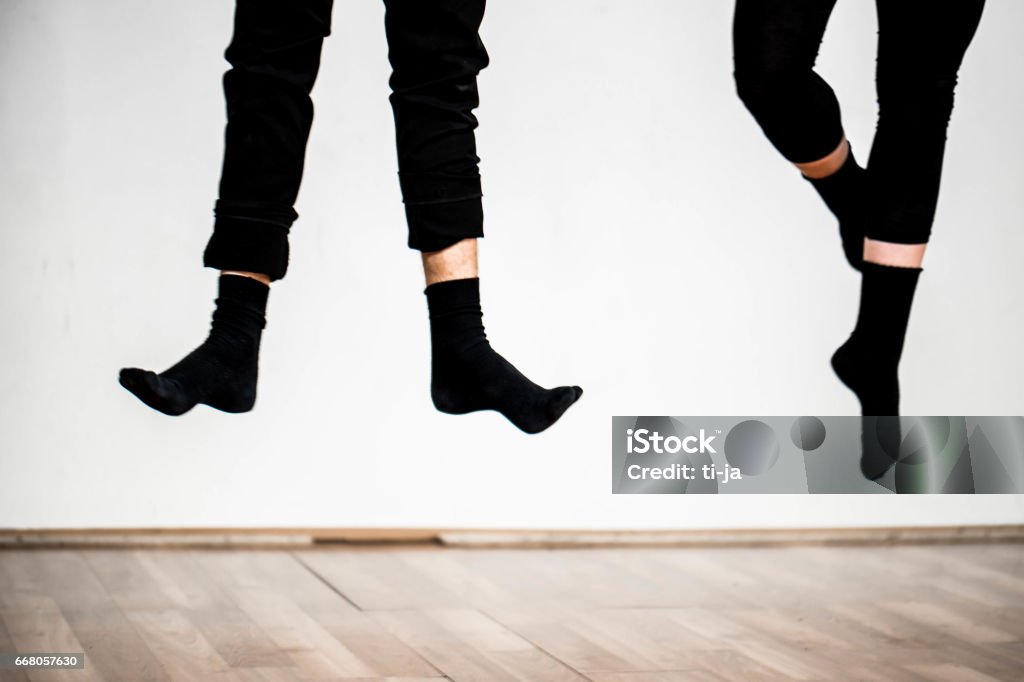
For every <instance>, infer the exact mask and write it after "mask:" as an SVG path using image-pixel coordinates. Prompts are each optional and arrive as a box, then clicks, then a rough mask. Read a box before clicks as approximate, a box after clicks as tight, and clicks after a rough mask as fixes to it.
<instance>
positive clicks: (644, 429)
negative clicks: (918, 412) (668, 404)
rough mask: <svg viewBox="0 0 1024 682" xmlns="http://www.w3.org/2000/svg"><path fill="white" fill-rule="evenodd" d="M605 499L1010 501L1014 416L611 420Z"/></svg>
mask: <svg viewBox="0 0 1024 682" xmlns="http://www.w3.org/2000/svg"><path fill="white" fill-rule="evenodd" d="M612 492H613V493H615V494H648V495H651V494H654V495H666V494H668V495H680V494H713V495H714V494H728V493H741V494H751V493H782V494H792V493H804V494H831V493H841V494H850V493H855V494H891V493H933V494H934V493H940V494H1000V493H1001V494H1020V493H1024V417H1006V416H995V417H977V416H975V417H949V416H945V417H943V416H938V417H811V416H792V417H780V416H773V417H669V416H617V417H612Z"/></svg>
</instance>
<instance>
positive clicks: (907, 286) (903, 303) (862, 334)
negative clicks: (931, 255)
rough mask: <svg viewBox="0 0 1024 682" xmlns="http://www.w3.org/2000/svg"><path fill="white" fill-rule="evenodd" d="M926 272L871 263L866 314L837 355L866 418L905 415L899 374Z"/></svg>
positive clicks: (863, 305)
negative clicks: (914, 305) (919, 285)
mask: <svg viewBox="0 0 1024 682" xmlns="http://www.w3.org/2000/svg"><path fill="white" fill-rule="evenodd" d="M920 274H921V269H920V268H898V267H891V266H888V265H879V264H877V263H872V262H870V261H865V262H864V263H863V266H862V267H861V293H860V310H859V312H858V314H857V325H856V327H855V328H854V330H853V333H852V334H851V335H850V338H849V339H848V340H847V341H846V343H844V344H843V345H842V346H840V347H839V350H837V351H836V352H835V354H834V355H833V356H832V368H833V369H834V370H835V373H836V376H838V377H839V380H840V381H842V382H843V383H844V384H846V386H847V387H848V388H849V389H850V390H851V391H853V392H854V393H855V394H857V398H858V399H859V400H860V404H861V414H863V415H879V416H896V415H898V414H899V402H900V386H899V379H898V376H897V371H898V369H899V363H900V357H901V356H902V354H903V342H904V339H905V338H906V333H907V323H908V321H909V320H910V307H911V304H912V303H913V300H914V290H915V289H916V288H917V280H918V278H919V276H920Z"/></svg>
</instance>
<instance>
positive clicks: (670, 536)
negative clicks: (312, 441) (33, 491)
mask: <svg viewBox="0 0 1024 682" xmlns="http://www.w3.org/2000/svg"><path fill="white" fill-rule="evenodd" d="M979 542H985V543H993V542H1024V525H990V526H918V527H890V528H789V529H786V528H773V529H721V530H625V531H624V530H541V529H522V530H505V529H502V530H484V529H457V528H456V529H437V528H434V529H430V528H63V529H61V528H47V529H0V549H12V548H18V549H30V548H38V549H54V548H105V547H106V548H115V549H127V548H183V549H200V548H214V549H216V548H220V549H304V548H330V547H339V546H346V547H386V546H402V547H409V546H422V547H458V548H481V549H484V548H499V547H500V548H524V549H526V548H543V549H557V548H586V547H750V546H783V545H851V544H854V545H868V544H871V545H903V544H925V543H979Z"/></svg>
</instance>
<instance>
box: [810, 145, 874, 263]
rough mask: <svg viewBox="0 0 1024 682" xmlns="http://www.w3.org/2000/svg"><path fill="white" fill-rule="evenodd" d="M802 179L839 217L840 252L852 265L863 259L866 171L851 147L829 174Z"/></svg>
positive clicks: (866, 198) (866, 199)
mask: <svg viewBox="0 0 1024 682" xmlns="http://www.w3.org/2000/svg"><path fill="white" fill-rule="evenodd" d="M804 179H805V180H807V182H809V183H811V185H812V186H813V187H814V189H815V190H817V192H818V194H819V195H820V196H821V198H822V200H823V201H824V202H825V205H826V206H828V208H829V210H830V211H832V213H833V214H834V215H835V216H836V218H838V219H839V237H840V239H842V241H843V253H844V254H846V260H847V261H848V262H849V263H850V265H852V266H853V268H854V269H856V270H860V265H861V263H862V262H863V261H864V231H865V221H866V215H865V208H866V206H867V201H868V197H867V191H866V187H867V171H866V170H864V169H863V168H861V167H860V166H858V165H857V160H856V159H854V158H853V149H852V148H850V150H849V153H848V154H847V156H846V161H844V162H843V165H842V166H840V167H839V170H837V171H836V172H835V173H833V174H832V175H829V176H828V177H824V178H809V177H807V176H806V175H805V176H804Z"/></svg>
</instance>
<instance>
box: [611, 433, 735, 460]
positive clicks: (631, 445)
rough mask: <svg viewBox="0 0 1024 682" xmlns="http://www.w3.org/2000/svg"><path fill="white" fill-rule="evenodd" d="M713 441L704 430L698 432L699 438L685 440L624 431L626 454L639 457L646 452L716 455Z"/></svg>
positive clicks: (693, 437) (677, 437) (658, 434)
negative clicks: (708, 453) (707, 453)
mask: <svg viewBox="0 0 1024 682" xmlns="http://www.w3.org/2000/svg"><path fill="white" fill-rule="evenodd" d="M714 439H715V437H714V436H708V435H706V434H705V433H704V429H701V430H700V435H699V436H686V437H685V438H680V437H679V436H669V437H667V438H666V437H664V436H662V435H661V434H660V433H658V432H657V431H649V430H647V429H637V430H636V431H634V430H633V429H626V452H627V453H636V454H639V455H642V454H645V453H647V452H653V453H655V454H658V455H664V454H670V455H673V454H675V453H677V452H679V451H683V452H686V453H689V454H695V453H698V452H700V453H706V452H710V453H716V451H715V448H714V447H712V445H711V441H713V440H714Z"/></svg>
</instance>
